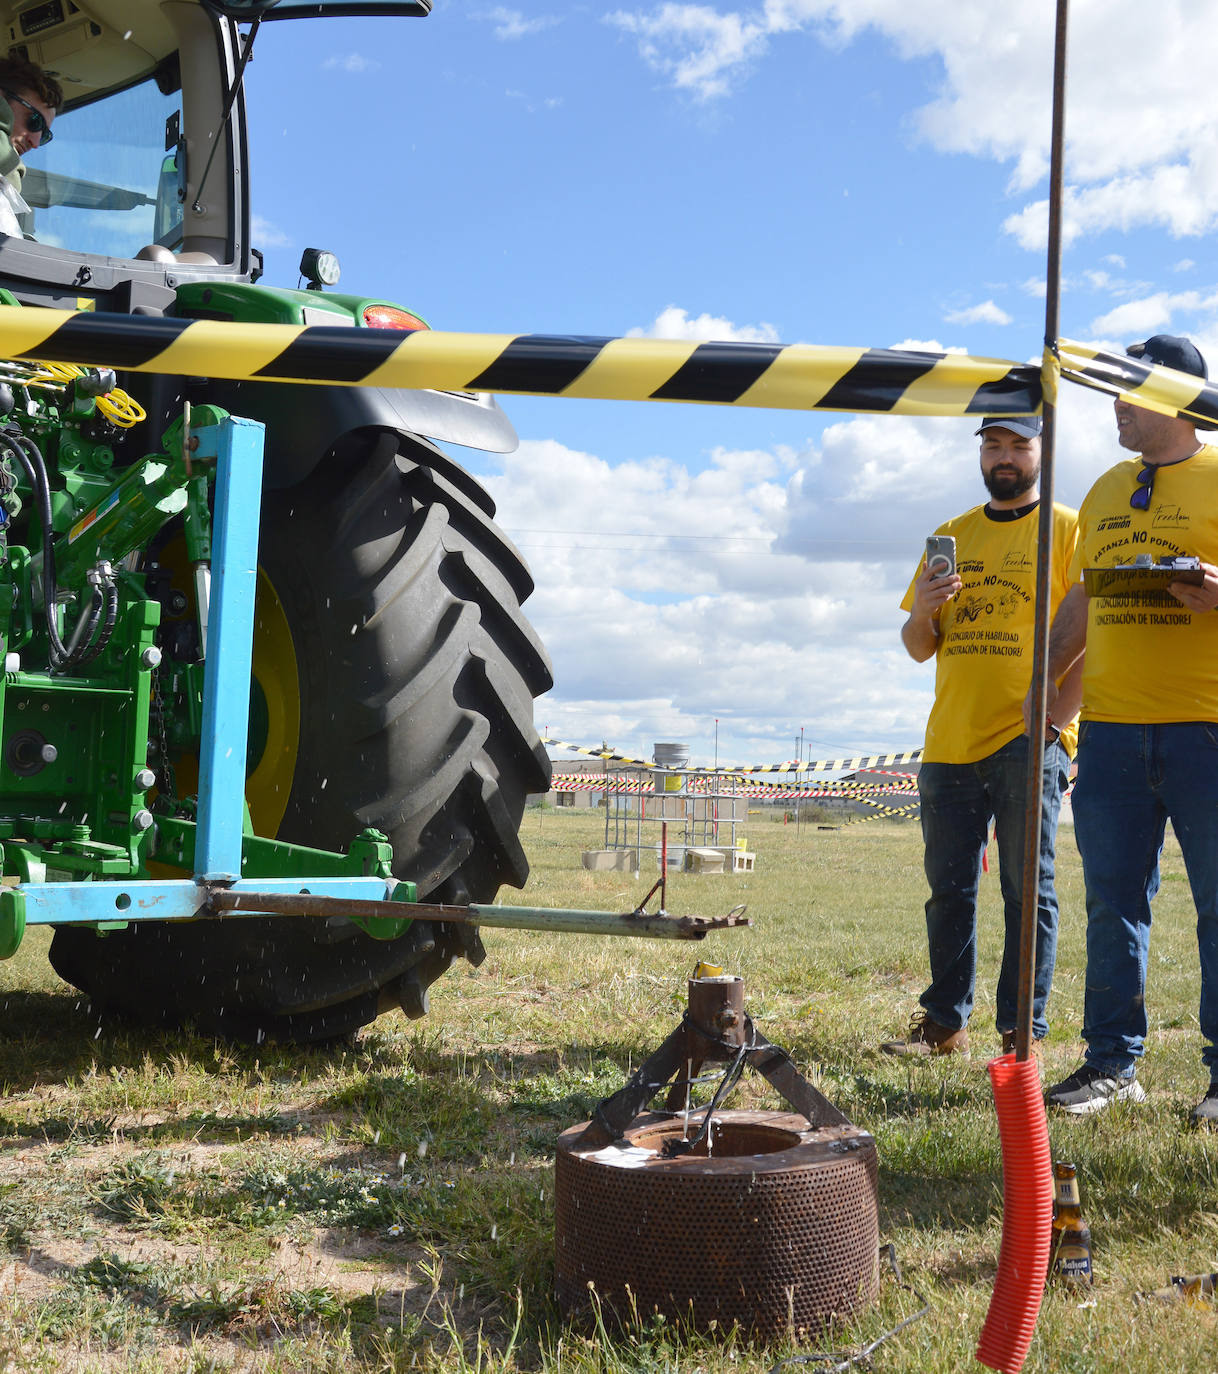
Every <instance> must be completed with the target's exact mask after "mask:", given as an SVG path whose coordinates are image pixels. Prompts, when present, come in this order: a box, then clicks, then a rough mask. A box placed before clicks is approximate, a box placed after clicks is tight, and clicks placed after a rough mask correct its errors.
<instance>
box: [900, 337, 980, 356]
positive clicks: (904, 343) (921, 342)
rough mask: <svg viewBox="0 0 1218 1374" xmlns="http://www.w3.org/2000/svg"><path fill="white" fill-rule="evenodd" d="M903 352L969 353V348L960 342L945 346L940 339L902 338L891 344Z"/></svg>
mask: <svg viewBox="0 0 1218 1374" xmlns="http://www.w3.org/2000/svg"><path fill="white" fill-rule="evenodd" d="M890 346H891V347H892V348H894V349H896V350H897V351H898V352H901V353H967V352H968V349H967V348H964V347H962V346H961V345H958V344H953V345H951V346H950V347H947V348H945V347H944V346H943V344H941V343H940V342H939V340H938V339H902V340H901V342H900V343H894V344H892V345H890Z"/></svg>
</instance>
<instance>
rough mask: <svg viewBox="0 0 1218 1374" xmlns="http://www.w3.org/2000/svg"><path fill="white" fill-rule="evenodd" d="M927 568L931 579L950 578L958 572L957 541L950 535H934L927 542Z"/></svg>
mask: <svg viewBox="0 0 1218 1374" xmlns="http://www.w3.org/2000/svg"><path fill="white" fill-rule="evenodd" d="M926 566H927V568H929V569H930V575H931V577H950V576H951V575H952V573H954V572H955V571H956V541H955V539H954V538H953V537H952V536H951V535H950V534H932V535H930V536H929V538H928V539H927V541H926Z"/></svg>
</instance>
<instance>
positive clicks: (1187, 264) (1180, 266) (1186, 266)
mask: <svg viewBox="0 0 1218 1374" xmlns="http://www.w3.org/2000/svg"><path fill="white" fill-rule="evenodd" d="M1196 265H1197V264H1196V263H1195V262H1194V261H1193V260H1192V258H1181V259H1180V261H1179V262H1177V263H1174V264H1173V266H1172V269H1171V270H1172V271H1173V272H1191V271H1192V270H1193V268H1194V267H1196Z"/></svg>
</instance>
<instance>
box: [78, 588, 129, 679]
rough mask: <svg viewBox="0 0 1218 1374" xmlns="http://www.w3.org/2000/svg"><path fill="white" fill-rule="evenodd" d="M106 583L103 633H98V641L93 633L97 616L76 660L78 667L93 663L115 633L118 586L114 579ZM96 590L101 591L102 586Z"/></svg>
mask: <svg viewBox="0 0 1218 1374" xmlns="http://www.w3.org/2000/svg"><path fill="white" fill-rule="evenodd" d="M104 585H105V602H106V619H105V621H104V622H103V624H102V627H101V633H100V634H98V636H97V639H96V641H94V640H93V634H94V630H95V629H96V624H97V622H96V618H95V619H94V622H93V629H90V631H89V635H88V637H87V639H86V640H85V642H84V643H85V647H84V648H83V649H82V650H81V652H80V654H79V655H78V657H77V658H76V659H75V660H74V663H75V666H76V667H78V668H82V667H84V665H85V664H86V663H92V662H93V660H94V659H95V658H96V657H97V656H98V654H100V653H102V652H103V651H104V650H105V647H106V645H107V644H109V643H110V636H111V635H112V634H113V633H114V626H115V622H116V621H117V620H118V587H117V586H116V585H115V583H114V581H113V580H107V581H106V582H105V584H104ZM96 590H98V591H100V588H98V589H96Z"/></svg>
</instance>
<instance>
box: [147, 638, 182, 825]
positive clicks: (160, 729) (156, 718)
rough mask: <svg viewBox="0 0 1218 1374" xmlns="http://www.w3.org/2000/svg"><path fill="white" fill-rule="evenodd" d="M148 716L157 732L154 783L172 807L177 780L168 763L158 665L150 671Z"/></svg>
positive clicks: (167, 732)
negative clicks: (150, 686)
mask: <svg viewBox="0 0 1218 1374" xmlns="http://www.w3.org/2000/svg"><path fill="white" fill-rule="evenodd" d="M148 707H149V714H150V715H151V717H152V721H153V724H154V726H155V728H156V732H157V741H156V742H157V767H156V781H157V786H158V787H159V788H160V789H161V795H162V796H163V797H164V798H165V800H166V801H168V802H169V803H170V805H171V807H172V805H173V803H175V802H176V801H177V796H178V780H177V776H176V775H175V773H174V770H173V764H171V763H170V762H169V731H168V729H167V728H166V725H165V696H164V693H163V692H162V691H161V668H160V664H158V665H157V666H156V667H155V668H154V669H153V670H152V694H151V698H150V700H149V703H148Z"/></svg>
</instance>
